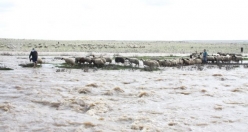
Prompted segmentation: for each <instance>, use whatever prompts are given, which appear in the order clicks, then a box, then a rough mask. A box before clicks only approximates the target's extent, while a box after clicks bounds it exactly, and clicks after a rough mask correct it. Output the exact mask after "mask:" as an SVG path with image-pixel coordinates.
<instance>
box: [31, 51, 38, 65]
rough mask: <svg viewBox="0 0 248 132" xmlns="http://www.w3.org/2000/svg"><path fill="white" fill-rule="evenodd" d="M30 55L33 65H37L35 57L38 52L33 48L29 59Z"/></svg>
mask: <svg viewBox="0 0 248 132" xmlns="http://www.w3.org/2000/svg"><path fill="white" fill-rule="evenodd" d="M31 56H32V61H33V62H34V67H36V66H37V59H38V52H37V51H36V50H35V49H34V48H33V49H32V50H31V52H30V54H29V60H31V58H30V57H31Z"/></svg>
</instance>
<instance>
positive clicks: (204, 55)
mask: <svg viewBox="0 0 248 132" xmlns="http://www.w3.org/2000/svg"><path fill="white" fill-rule="evenodd" d="M207 56H208V53H207V51H206V49H204V50H203V63H208V60H207Z"/></svg>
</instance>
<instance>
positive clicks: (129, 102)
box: [0, 56, 248, 132]
mask: <svg viewBox="0 0 248 132" xmlns="http://www.w3.org/2000/svg"><path fill="white" fill-rule="evenodd" d="M44 58H46V59H45V61H46V62H47V63H49V64H43V65H42V67H40V68H23V67H20V66H18V64H20V63H26V62H28V57H26V58H25V57H17V56H1V58H0V63H1V65H5V66H7V67H10V68H12V69H14V70H1V71H0V132H13V131H14V132H17V131H20V132H21V131H36V132H52V131H57V132H63V131H66V132H67V131H68V132H74V131H76V132H82V131H83V132H111V131H113V132H114V131H122V132H131V131H149V132H155V131H158V132H164V131H181V132H185V131H195V132H199V131H211V132H214V131H227V132H247V130H248V112H247V111H248V81H247V77H248V76H247V75H248V69H247V68H244V67H243V66H240V67H236V68H232V69H229V70H227V69H226V68H221V69H220V68H218V67H208V66H204V67H203V69H202V70H197V69H194V68H189V67H184V68H172V67H166V68H162V69H161V70H159V71H153V72H147V71H140V70H101V69H98V70H96V71H93V70H92V69H90V70H89V72H84V71H83V70H82V69H71V70H65V71H63V72H56V69H57V68H56V67H55V65H53V64H52V63H63V61H62V60H53V59H52V57H46V56H45V57H44Z"/></svg>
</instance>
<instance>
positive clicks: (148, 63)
mask: <svg viewBox="0 0 248 132" xmlns="http://www.w3.org/2000/svg"><path fill="white" fill-rule="evenodd" d="M141 61H142V62H143V65H144V66H148V67H149V68H150V69H151V70H152V69H153V68H155V67H156V68H158V67H159V63H158V62H157V61H156V60H143V59H141Z"/></svg>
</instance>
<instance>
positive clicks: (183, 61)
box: [61, 52, 243, 70]
mask: <svg viewBox="0 0 248 132" xmlns="http://www.w3.org/2000/svg"><path fill="white" fill-rule="evenodd" d="M61 59H62V60H65V62H66V64H68V65H70V66H75V65H81V64H83V65H84V64H89V65H91V66H94V67H104V66H105V65H107V64H111V63H112V61H113V60H112V58H111V57H104V56H98V57H96V56H95V55H90V56H85V57H75V59H72V58H61ZM114 61H115V63H116V64H120V63H121V64H123V65H124V64H129V65H131V66H134V67H140V65H141V62H142V63H143V66H144V67H145V68H149V69H151V70H152V69H154V68H158V67H172V66H184V65H194V64H202V63H203V61H202V53H192V54H191V55H190V56H189V57H187V58H183V57H182V58H175V59H163V60H157V59H150V60H144V59H138V58H130V57H121V56H117V57H114ZM207 61H208V63H225V64H226V63H231V62H235V63H239V62H241V63H242V61H243V57H242V56H241V55H240V54H227V53H219V52H218V53H217V54H216V55H209V56H207Z"/></svg>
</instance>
